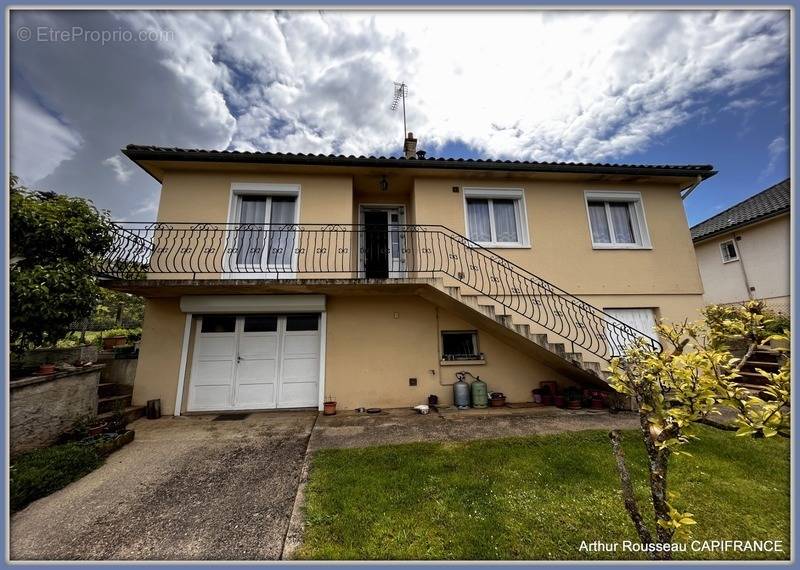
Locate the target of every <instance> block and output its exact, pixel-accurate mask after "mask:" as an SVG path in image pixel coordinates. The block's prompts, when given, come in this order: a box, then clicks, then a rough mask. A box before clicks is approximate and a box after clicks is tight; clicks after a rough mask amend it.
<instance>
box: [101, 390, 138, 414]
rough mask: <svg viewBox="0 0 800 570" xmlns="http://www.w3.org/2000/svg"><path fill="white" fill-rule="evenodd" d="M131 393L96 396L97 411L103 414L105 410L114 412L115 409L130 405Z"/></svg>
mask: <svg viewBox="0 0 800 570" xmlns="http://www.w3.org/2000/svg"><path fill="white" fill-rule="evenodd" d="M131 398H132V396H131V394H122V395H120V396H109V397H107V398H98V400H97V413H98V414H105V413H107V412H112V413H113V412H114V411H115V410H117V409H124V408H127V407H130V405H131Z"/></svg>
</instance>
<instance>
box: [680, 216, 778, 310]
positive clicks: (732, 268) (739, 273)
mask: <svg viewBox="0 0 800 570" xmlns="http://www.w3.org/2000/svg"><path fill="white" fill-rule="evenodd" d="M789 232H790V218H789V215H788V214H787V215H785V216H780V217H778V218H774V219H772V220H768V221H766V222H762V223H760V224H755V225H753V226H750V227H746V228H743V229H741V230H739V231H736V232H730V233H727V234H725V235H721V236H718V237H715V238H712V239H709V240H706V241H703V242H700V243H698V244H697V245H696V246H695V252H696V255H697V263H698V265H699V267H700V274H701V275H702V279H703V286H704V288H705V293H704V300H705V302H706V303H710V304H712V303H736V302H741V301H745V300H747V299H748V298H749V295H748V282H749V285H750V286H751V287H753V288H754V289H753V291H752V297H753V298H757V299H767V300H768V301H769V302H771V303H772V304H773V305H774V306H778V305H782V306H784V307H785V308H786V309H788V298H789V295H790V291H791V290H790V281H789V267H790V233H789ZM736 237H741V239H740V240H738V241H736V247H737V249H738V250H739V261H732V262H730V263H723V262H722V255H721V253H720V244H721V243H722V242H724V241H728V240H730V239H735V238H736ZM745 274H746V278H745Z"/></svg>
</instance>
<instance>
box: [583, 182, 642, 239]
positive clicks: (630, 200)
mask: <svg viewBox="0 0 800 570" xmlns="http://www.w3.org/2000/svg"><path fill="white" fill-rule="evenodd" d="M583 202H584V206H585V208H586V221H587V224H588V227H589V239H590V240H591V241H592V249H653V246H652V245H651V242H650V232H649V231H648V229H647V217H646V216H645V212H644V201H643V200H642V193H641V192H632V191H624V192H607V191H597V190H586V191H585V192H584V200H583ZM589 202H605V203H606V220H607V221H608V230H609V233H610V237H611V243H601V242H595V241H594V232H593V231H592V217H591V216H590V215H589ZM609 202H625V203H627V204H628V205H629V206H628V211H629V212H630V213H631V221H633V222H634V224H633V226H634V227H633V234H634V237H635V239H636V242H635V243H616V241H615V240H616V237H615V235H614V225H613V222H612V220H611V211H610V207H609V205H608V203H609Z"/></svg>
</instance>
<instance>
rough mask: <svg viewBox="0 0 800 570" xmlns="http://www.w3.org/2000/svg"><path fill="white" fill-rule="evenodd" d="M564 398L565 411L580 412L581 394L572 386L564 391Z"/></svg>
mask: <svg viewBox="0 0 800 570" xmlns="http://www.w3.org/2000/svg"><path fill="white" fill-rule="evenodd" d="M564 397H565V398H566V400H567V409H568V410H580V409H581V392H580V390H578V389H577V388H575V387H574V386H570V387H569V388H567V389H566V390H564Z"/></svg>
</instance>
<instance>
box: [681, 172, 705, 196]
mask: <svg viewBox="0 0 800 570" xmlns="http://www.w3.org/2000/svg"><path fill="white" fill-rule="evenodd" d="M702 181H703V178H702V177H701V176H698V177H697V178H696V179H695V181H694V184H690V185H689V186H687V187H686V188H681V200H686V198H688V197H689V194H691V193H692V192H694V189H695V188H697V187H698V186H699V185H700V183H701V182H702Z"/></svg>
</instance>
